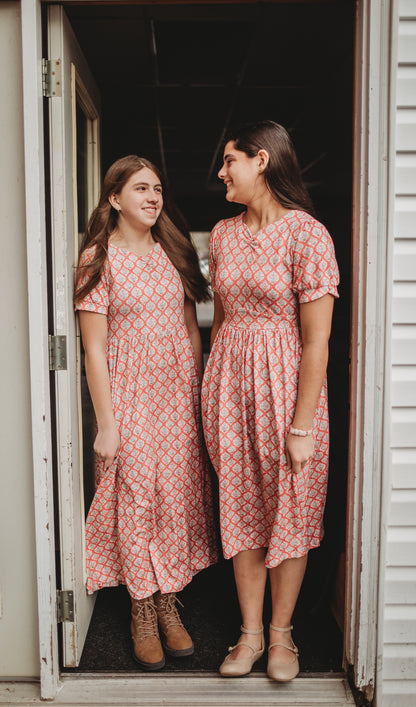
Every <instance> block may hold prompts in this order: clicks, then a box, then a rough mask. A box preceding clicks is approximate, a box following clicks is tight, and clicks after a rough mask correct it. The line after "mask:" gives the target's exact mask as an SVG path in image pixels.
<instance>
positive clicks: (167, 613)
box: [159, 594, 183, 628]
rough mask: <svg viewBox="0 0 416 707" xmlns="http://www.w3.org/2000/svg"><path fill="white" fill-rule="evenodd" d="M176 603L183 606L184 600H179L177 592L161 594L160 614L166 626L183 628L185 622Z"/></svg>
mask: <svg viewBox="0 0 416 707" xmlns="http://www.w3.org/2000/svg"><path fill="white" fill-rule="evenodd" d="M176 603H178V604H180V605H181V606H182V607H183V604H182V602H181V601H179V599H178V597H177V596H176V594H160V595H159V610H160V614H162V616H163V623H164V624H165V627H166V628H171V627H172V626H181V627H182V628H183V623H182V621H181V617H180V616H179V613H178V610H177V608H176Z"/></svg>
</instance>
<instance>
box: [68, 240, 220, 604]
mask: <svg viewBox="0 0 416 707" xmlns="http://www.w3.org/2000/svg"><path fill="white" fill-rule="evenodd" d="M92 254H93V250H92V249H89V250H87V251H85V252H84V253H83V256H82V258H81V265H85V264H86V263H88V262H89V260H90V259H91V257H92ZM78 309H82V310H86V311H89V312H98V313H101V314H105V315H106V316H107V322H108V339H107V359H108V367H109V372H110V382H111V395H112V401H113V409H114V413H115V416H116V419H117V421H118V423H119V431H120V435H121V446H120V452H119V454H118V457H117V459H116V461H115V462H114V464H113V465H112V466H111V467H110V468H109V469H107V470H106V471H105V470H104V464H103V462H98V461H97V463H96V472H97V488H96V493H95V496H94V499H93V502H92V505H91V508H90V510H89V513H88V517H87V522H86V560H87V578H88V579H87V589H88V591H89V592H90V593H92V592H93V591H95V590H97V589H100V588H102V587H109V586H114V585H117V584H125V585H126V586H127V588H128V591H129V593H130V595H131V596H133V597H135V598H136V599H142V598H145V597H146V596H149V595H151V594H154V592H156V591H157V590H160V591H161V592H162V593H165V592H175V591H179V590H181V589H183V587H184V586H186V585H187V584H188V583H189V582H190V581H191V579H192V577H193V576H194V574H195V573H197V572H198V571H200V570H202V569H204V568H205V567H207V566H208V565H210V564H212V563H213V562H215V561H216V559H217V558H216V542H215V534H214V525H213V520H212V503H211V490H210V482H209V476H208V473H207V469H206V465H204V461H203V457H202V452H201V450H202V445H201V439H202V429H201V424H200V415H199V381H198V373H197V368H196V362H195V357H194V353H193V348H192V345H191V341H190V339H189V335H188V330H187V328H186V326H185V320H184V290H183V287H182V282H181V279H180V277H179V274H178V272H177V271H176V269H175V268H174V267H173V265H172V263H171V262H170V260H169V259H168V257H167V255H166V254H165V252H164V250H163V249H162V247H161V246H160V244H156V245H155V246H154V247H153V249H152V250H151V251H150V252H149V253H148V254H147V255H145V256H144V257H139V256H137V255H135V254H134V253H131V252H128V251H125V250H123V249H120V248H118V247H116V246H114V245H112V244H111V243H110V244H109V247H108V258H107V260H106V263H105V267H104V270H103V273H102V276H101V281H100V282H99V284H98V286H97V287H96V288H95V289H93V290H92V291H91V292H90V293H89V295H87V297H85V299H84V300H83V301H82V302H81V304H79V305H78Z"/></svg>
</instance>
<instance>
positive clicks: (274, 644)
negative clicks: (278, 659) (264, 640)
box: [269, 643, 299, 655]
mask: <svg viewBox="0 0 416 707" xmlns="http://www.w3.org/2000/svg"><path fill="white" fill-rule="evenodd" d="M274 646H281V647H282V648H287V650H288V651H292V653H294V654H295V655H299V651H298V649H297V648H296V646H295V644H293V648H291V646H285V644H284V643H271V644H270V646H269V650H270V648H274Z"/></svg>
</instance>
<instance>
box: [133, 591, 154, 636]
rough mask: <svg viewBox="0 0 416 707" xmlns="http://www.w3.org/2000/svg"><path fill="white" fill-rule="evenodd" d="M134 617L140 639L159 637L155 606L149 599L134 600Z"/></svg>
mask: <svg viewBox="0 0 416 707" xmlns="http://www.w3.org/2000/svg"><path fill="white" fill-rule="evenodd" d="M134 605H135V615H136V621H137V624H138V627H139V630H140V639H143V638H149V637H150V636H156V637H157V638H158V637H159V633H158V628H157V614H156V606H155V604H154V602H153V601H152V599H151V598H147V599H141V600H139V599H135V600H134Z"/></svg>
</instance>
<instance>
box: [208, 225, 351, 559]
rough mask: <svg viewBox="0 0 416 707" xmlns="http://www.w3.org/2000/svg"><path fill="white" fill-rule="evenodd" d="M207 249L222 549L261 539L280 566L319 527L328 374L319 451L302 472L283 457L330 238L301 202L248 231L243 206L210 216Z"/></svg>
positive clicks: (330, 274) (331, 260) (233, 550)
mask: <svg viewBox="0 0 416 707" xmlns="http://www.w3.org/2000/svg"><path fill="white" fill-rule="evenodd" d="M209 257H210V273H211V283H212V287H213V290H214V292H216V293H218V295H219V297H220V299H221V302H222V304H223V307H224V312H225V320H224V322H223V324H222V326H221V327H220V329H219V331H218V334H217V336H216V339H215V342H214V345H213V348H212V351H211V354H210V357H209V359H208V363H207V367H206V370H205V374H204V381H203V385H202V416H203V424H204V431H205V439H206V443H207V448H208V452H209V454H210V457H211V460H212V463H213V465H214V468H215V470H216V473H217V475H218V479H219V494H220V523H221V538H222V544H223V551H224V556H225V557H226V558H227V559H228V558H230V557H233V556H234V555H236V554H237V553H239V552H241V551H242V550H250V549H257V548H261V547H265V548H267V555H266V566H267V567H276V566H277V565H279V564H280V562H282V561H283V560H285V559H287V558H292V557H301V556H303V555H305V554H306V553H307V552H308V550H309V549H311V548H313V547H316V546H317V545H319V543H320V541H321V539H322V536H323V528H322V518H323V511H324V505H325V498H326V488H327V469H328V451H329V424H328V405H327V391H326V381H325V383H324V386H323V388H322V392H321V396H320V399H319V404H318V408H317V411H316V415H315V419H314V424H313V434H314V438H315V447H316V452H315V455H314V457H313V458H312V459H311V460H310V462H309V463H308V464H307V465H306V466H305V468H304V470H303V471H302V472H301V473H299V474H297V475H296V474H292V473H291V472H290V471H287V469H286V457H285V440H286V436H287V433H288V429H289V426H290V425H291V423H292V420H293V415H294V411H295V405H296V395H297V383H298V371H299V364H300V360H301V355H302V342H301V337H300V332H299V303H303V302H311V301H312V300H314V299H317V298H319V297H322V296H323V295H325V294H327V293H330V294H332V295H334V296H335V297H337V296H338V292H337V285H338V281H339V277H338V267H337V263H336V260H335V254H334V246H333V243H332V240H331V238H330V236H329V234H328V232H327V230H326V229H325V228H324V226H322V224H320V223H319V222H318V221H316V220H315V219H314V218H312V217H311V216H309V215H308V214H306V213H304V212H303V211H290V212H289V213H288V214H286V216H284V217H283V218H282V219H280V220H279V221H278V222H276V223H272V224H270V225H268V226H266V227H265V228H264V229H262V230H260V231H259V232H258V233H256V234H255V235H252V234H251V232H250V230H249V229H248V228H247V226H246V225H245V223H244V221H243V215H242V214H241V215H239V216H236V217H234V218H230V219H227V220H223V221H220V222H219V223H218V224H217V225H216V226H215V228H214V229H213V232H212V234H211V239H210V256H209Z"/></svg>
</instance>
